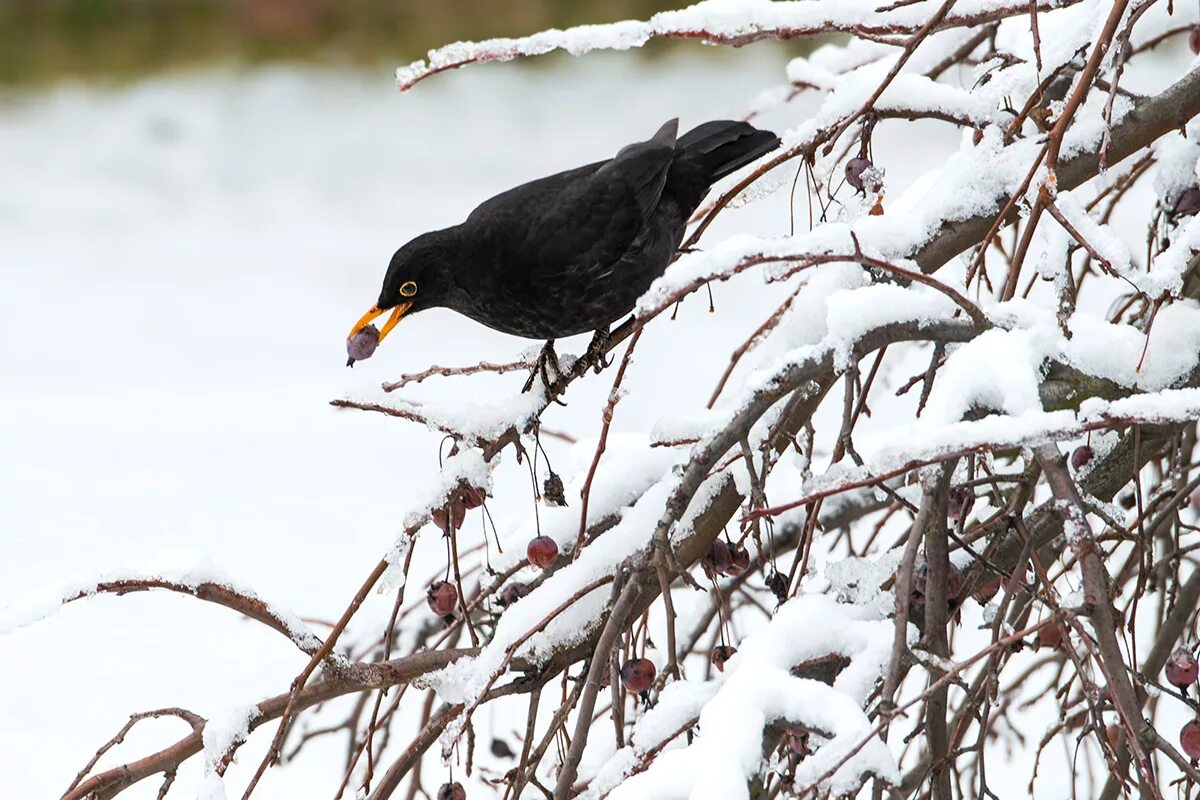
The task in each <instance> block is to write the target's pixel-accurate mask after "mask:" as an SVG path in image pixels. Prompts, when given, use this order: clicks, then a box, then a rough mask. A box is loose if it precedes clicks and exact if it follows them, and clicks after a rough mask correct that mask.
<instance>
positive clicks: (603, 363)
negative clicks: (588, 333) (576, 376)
mask: <svg viewBox="0 0 1200 800" xmlns="http://www.w3.org/2000/svg"><path fill="white" fill-rule="evenodd" d="M607 352H608V331H606V330H604V329H603V328H601V329H599V330H597V331H596V333H595V334H593V335H592V342H591V344H589V345H588V349H587V353H586V354H585V355H584V358H586V359H587V362H586V363H587V364H589V365H591V367H592V369H593V370H594V371H595V372H596V374H597V375H599V374H600V370H602V369H604V368H605V367H607V366H609V365H610V364H612V360H611V359H606V358H605V357H604V354H605V353H607Z"/></svg>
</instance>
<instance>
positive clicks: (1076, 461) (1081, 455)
mask: <svg viewBox="0 0 1200 800" xmlns="http://www.w3.org/2000/svg"><path fill="white" fill-rule="evenodd" d="M1094 455H1096V452H1095V451H1094V450H1092V448H1091V447H1089V446H1088V445H1086V444H1085V445H1080V446H1079V447H1076V448H1075V449H1074V450H1072V451H1071V469H1073V470H1075V471H1076V472H1078V471H1079V470H1081V469H1083V468H1084V467H1086V466H1087V465H1088V463H1089V462H1091V460H1092V456H1094Z"/></svg>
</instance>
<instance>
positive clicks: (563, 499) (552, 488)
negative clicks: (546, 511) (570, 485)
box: [542, 472, 567, 506]
mask: <svg viewBox="0 0 1200 800" xmlns="http://www.w3.org/2000/svg"><path fill="white" fill-rule="evenodd" d="M542 497H544V498H546V503H547V504H549V505H552V506H565V505H566V504H567V494H566V492H565V491H564V490H563V482H562V478H560V477H558V475H557V474H556V473H554V472H551V473H550V475H549V476H547V477H546V480H545V481H543V482H542Z"/></svg>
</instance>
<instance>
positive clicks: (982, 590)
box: [972, 575, 1004, 603]
mask: <svg viewBox="0 0 1200 800" xmlns="http://www.w3.org/2000/svg"><path fill="white" fill-rule="evenodd" d="M1003 581H1004V579H1003V578H1001V577H1000V576H999V575H997V576H996V577H994V578H992V579H991V580H990V581H988V582H987V583H985V584H984V585H983V586H980V587H979V588H978V589H976V590H975V594H973V595H972V597H974V598H975V600H976V602H979V603H986V602H987V601H989V600H991V599H992V598H993V597H995V596H996V593H997V592H999V591H1000V587H1001V586H1003V585H1004V584H1003Z"/></svg>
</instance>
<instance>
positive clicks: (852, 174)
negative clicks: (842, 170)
mask: <svg viewBox="0 0 1200 800" xmlns="http://www.w3.org/2000/svg"><path fill="white" fill-rule="evenodd" d="M872 166H873V165H872V164H871V162H870V161H868V160H867V159H865V158H852V159H850V160H849V161H847V162H846V183H848V184H850V185H851V186H853V187H854V188H855V189H857V190H858V191H860V192H861V191H863V173H864V172H866V171H867V170H869V169H871V167H872Z"/></svg>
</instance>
